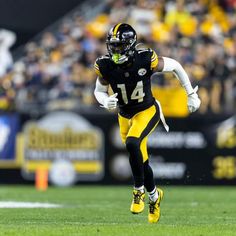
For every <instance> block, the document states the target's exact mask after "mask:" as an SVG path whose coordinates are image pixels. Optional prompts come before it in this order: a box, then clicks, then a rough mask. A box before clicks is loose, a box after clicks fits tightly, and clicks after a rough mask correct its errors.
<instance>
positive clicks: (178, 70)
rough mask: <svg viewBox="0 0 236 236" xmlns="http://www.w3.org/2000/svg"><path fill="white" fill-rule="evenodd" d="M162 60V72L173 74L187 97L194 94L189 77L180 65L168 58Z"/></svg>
mask: <svg viewBox="0 0 236 236" xmlns="http://www.w3.org/2000/svg"><path fill="white" fill-rule="evenodd" d="M163 60H164V68H163V72H173V73H174V74H175V76H176V77H177V78H178V80H179V81H180V83H181V85H182V86H183V87H184V89H185V90H186V92H187V94H188V95H189V94H192V93H194V90H193V87H192V85H191V82H190V80H189V77H188V75H187V73H186V71H185V70H184V68H183V67H182V66H181V65H180V63H179V62H177V61H176V60H174V59H172V58H169V57H163Z"/></svg>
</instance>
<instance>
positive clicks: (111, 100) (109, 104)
mask: <svg viewBox="0 0 236 236" xmlns="http://www.w3.org/2000/svg"><path fill="white" fill-rule="evenodd" d="M117 95H118V94H117V93H115V94H113V95H111V96H110V97H107V98H106V99H105V100H104V103H103V107H104V108H106V109H108V110H113V109H116V107H117V102H118V98H116V97H117Z"/></svg>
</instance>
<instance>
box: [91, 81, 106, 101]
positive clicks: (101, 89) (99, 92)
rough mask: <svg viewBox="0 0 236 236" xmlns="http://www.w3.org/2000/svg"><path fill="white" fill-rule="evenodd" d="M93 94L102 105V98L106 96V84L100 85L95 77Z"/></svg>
mask: <svg viewBox="0 0 236 236" xmlns="http://www.w3.org/2000/svg"><path fill="white" fill-rule="evenodd" d="M94 96H95V98H96V99H97V101H98V102H99V103H100V104H102V105H104V100H105V99H106V98H107V97H108V85H102V84H101V83H100V81H99V79H97V81H96V87H95V90H94Z"/></svg>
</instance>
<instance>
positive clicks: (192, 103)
mask: <svg viewBox="0 0 236 236" xmlns="http://www.w3.org/2000/svg"><path fill="white" fill-rule="evenodd" d="M197 90H198V86H196V87H195V88H194V89H193V93H191V94H189V95H188V110H189V112H191V113H192V112H195V111H196V110H197V109H198V108H199V107H200V104H201V100H200V99H199V97H198V95H197Z"/></svg>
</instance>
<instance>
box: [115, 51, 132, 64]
mask: <svg viewBox="0 0 236 236" xmlns="http://www.w3.org/2000/svg"><path fill="white" fill-rule="evenodd" d="M128 59H129V58H128V57H127V56H126V55H121V54H119V53H114V54H113V55H112V61H114V62H115V63H116V64H123V63H124V62H126V61H128Z"/></svg>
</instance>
